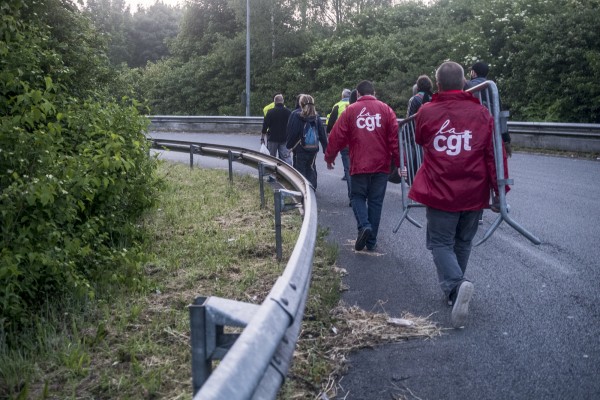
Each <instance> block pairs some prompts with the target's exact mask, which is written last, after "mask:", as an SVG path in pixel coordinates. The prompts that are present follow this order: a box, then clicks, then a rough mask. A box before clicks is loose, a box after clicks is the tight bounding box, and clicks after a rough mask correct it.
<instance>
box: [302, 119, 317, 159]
mask: <svg viewBox="0 0 600 400" xmlns="http://www.w3.org/2000/svg"><path fill="white" fill-rule="evenodd" d="M300 146H302V148H303V149H304V150H306V151H309V152H317V151H319V127H318V126H317V121H306V122H305V123H304V128H302V137H301V138H300Z"/></svg>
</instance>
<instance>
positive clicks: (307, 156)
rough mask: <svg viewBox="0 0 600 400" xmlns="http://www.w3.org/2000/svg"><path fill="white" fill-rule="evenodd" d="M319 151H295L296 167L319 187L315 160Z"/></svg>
mask: <svg viewBox="0 0 600 400" xmlns="http://www.w3.org/2000/svg"><path fill="white" fill-rule="evenodd" d="M316 158H317V153H308V152H305V151H294V168H296V170H298V172H300V173H301V174H302V176H304V177H305V178H306V179H307V180H308V181H309V182H310V184H311V185H312V186H313V187H314V188H315V189H316V188H317V168H316V166H315V160H316Z"/></svg>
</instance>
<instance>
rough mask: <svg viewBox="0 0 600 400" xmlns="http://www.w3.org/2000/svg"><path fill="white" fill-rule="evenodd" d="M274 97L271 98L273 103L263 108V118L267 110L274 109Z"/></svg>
mask: <svg viewBox="0 0 600 400" xmlns="http://www.w3.org/2000/svg"><path fill="white" fill-rule="evenodd" d="M275 96H277V95H275ZM275 96H273V102H272V103H269V104H267V105H266V106H264V107H263V114H264V115H263V116H264V117H266V116H267V113H268V112H269V110H271V109H273V108H275Z"/></svg>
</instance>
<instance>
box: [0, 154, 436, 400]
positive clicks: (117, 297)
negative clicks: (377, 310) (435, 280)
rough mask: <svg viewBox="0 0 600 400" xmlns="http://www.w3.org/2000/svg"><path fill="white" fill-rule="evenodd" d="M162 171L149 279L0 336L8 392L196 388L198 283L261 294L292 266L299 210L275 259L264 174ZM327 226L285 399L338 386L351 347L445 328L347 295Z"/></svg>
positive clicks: (216, 292)
mask: <svg viewBox="0 0 600 400" xmlns="http://www.w3.org/2000/svg"><path fill="white" fill-rule="evenodd" d="M160 174H162V175H163V176H164V177H165V180H166V190H165V191H164V193H163V194H162V197H161V199H160V202H159V204H160V205H159V207H158V208H157V209H156V210H155V211H154V212H153V213H152V214H151V215H148V216H147V218H146V219H145V220H144V221H142V223H141V225H140V229H144V230H145V231H147V233H148V253H150V254H151V255H152V261H151V262H149V263H147V264H146V265H145V282H144V283H145V284H144V288H145V289H144V290H141V291H137V292H131V291H129V290H127V288H113V289H112V290H110V292H104V293H100V294H99V296H98V297H97V298H96V299H94V300H88V301H87V302H69V301H58V300H57V301H55V302H54V303H55V304H57V303H60V304H61V307H60V308H57V307H55V308H53V309H48V311H47V313H46V315H44V316H43V318H40V320H39V323H37V324H36V326H35V328H34V329H32V330H31V331H30V332H23V333H22V336H21V337H20V341H21V343H22V345H21V346H20V347H19V348H17V349H15V348H10V347H9V346H7V345H6V340H4V339H5V338H0V339H3V340H2V341H1V342H0V346H1V347H0V398H10V399H158V398H161V399H162V398H164V399H187V398H190V397H191V356H190V349H189V315H188V309H187V305H188V304H190V303H191V302H192V301H193V299H194V298H195V297H196V296H198V295H203V296H220V297H224V298H228V299H234V300H239V301H245V302H250V303H256V304H260V303H261V302H262V301H263V299H264V298H265V296H266V294H267V293H268V292H269V290H270V289H271V287H272V286H273V284H274V282H275V280H276V278H277V277H278V276H279V275H280V274H281V272H282V271H283V269H284V268H285V265H286V260H287V258H288V257H289V255H290V254H291V251H292V249H293V247H294V244H295V243H296V240H297V234H298V232H299V228H300V225H301V223H302V220H301V216H300V215H299V214H298V213H296V212H288V213H285V214H283V216H282V237H283V261H282V262H277V260H276V256H275V252H276V249H275V238H274V227H273V225H274V217H273V205H272V202H269V201H267V207H266V208H265V209H262V210H261V209H260V199H259V196H258V188H257V187H258V185H257V183H256V179H255V178H253V177H250V176H236V178H235V179H234V183H233V184H231V185H230V184H228V180H227V174H226V173H225V172H223V171H216V170H204V169H202V170H201V169H195V170H192V171H190V170H189V168H188V167H186V166H184V165H179V164H169V163H165V164H163V165H162V166H161V168H160ZM266 197H267V198H269V197H268V196H266ZM326 234H327V232H326V231H324V230H320V231H319V238H318V242H317V247H316V249H315V257H314V266H313V271H314V272H313V279H312V282H311V292H310V296H309V300H308V303H307V309H306V312H305V320H304V322H303V328H302V332H301V336H300V339H299V342H298V346H297V349H296V354H295V357H294V362H293V366H292V368H291V370H290V372H289V379H288V380H287V381H286V383H285V385H284V387H283V388H282V390H281V392H280V395H279V398H281V399H314V398H317V397H319V398H321V397H322V396H328V397H329V398H333V397H335V395H336V393H337V388H336V385H335V382H336V380H337V379H338V378H339V377H340V375H341V374H342V373H343V371H344V365H345V359H346V355H347V354H348V352H350V351H352V350H355V349H358V348H361V347H370V346H374V345H377V344H379V343H384V342H390V341H397V340H404V339H406V338H415V337H431V336H433V335H435V334H438V333H439V330H438V329H437V328H436V327H434V326H432V325H431V324H429V323H428V322H427V321H426V320H423V319H418V318H412V316H406V317H407V318H408V319H409V322H410V323H409V324H408V325H405V326H402V325H398V324H396V323H393V322H392V323H390V321H389V320H388V318H387V316H385V315H382V314H372V313H365V312H364V311H361V310H359V309H356V308H348V307H345V306H344V305H343V304H340V303H339V299H340V292H341V290H342V285H341V276H342V275H343V270H341V269H340V268H337V267H336V266H335V259H336V257H337V249H336V248H335V247H333V246H332V245H330V244H328V243H327V242H326V240H325V236H326ZM361 326H362V327H363V328H361ZM365 326H366V327H368V329H364V327H365Z"/></svg>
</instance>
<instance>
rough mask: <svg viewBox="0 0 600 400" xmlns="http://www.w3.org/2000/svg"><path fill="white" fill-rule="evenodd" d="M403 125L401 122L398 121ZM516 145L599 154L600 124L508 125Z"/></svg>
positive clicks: (216, 124) (209, 128)
mask: <svg viewBox="0 0 600 400" xmlns="http://www.w3.org/2000/svg"><path fill="white" fill-rule="evenodd" d="M148 118H149V119H150V122H151V125H150V129H151V130H153V131H174V132H203V133H253V134H259V133H260V130H261V128H262V122H263V118H262V117H236V116H225V117H223V116H220V117H218V116H176V115H153V116H149V117H148ZM398 121H399V122H400V121H402V119H398ZM508 130H509V133H510V134H511V136H512V139H513V143H514V144H516V145H518V146H522V147H529V148H535V149H547V150H564V151H578V152H587V153H589V152H600V124H569V123H554V122H517V121H509V122H508Z"/></svg>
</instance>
